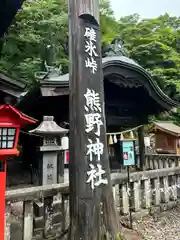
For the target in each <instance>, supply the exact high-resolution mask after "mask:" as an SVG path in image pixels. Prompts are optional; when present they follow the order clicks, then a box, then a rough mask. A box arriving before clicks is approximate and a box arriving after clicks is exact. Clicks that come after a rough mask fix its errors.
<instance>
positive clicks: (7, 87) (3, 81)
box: [0, 73, 26, 98]
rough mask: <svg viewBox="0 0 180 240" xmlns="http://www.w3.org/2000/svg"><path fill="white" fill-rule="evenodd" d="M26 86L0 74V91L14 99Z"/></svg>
mask: <svg viewBox="0 0 180 240" xmlns="http://www.w3.org/2000/svg"><path fill="white" fill-rule="evenodd" d="M25 88H26V84H25V83H23V82H19V81H17V80H15V79H12V78H10V77H8V76H6V75H4V74H2V73H0V90H1V91H2V92H5V93H7V94H9V95H11V96H13V97H15V98H19V96H20V94H21V93H22V92H23V91H24V90H25Z"/></svg>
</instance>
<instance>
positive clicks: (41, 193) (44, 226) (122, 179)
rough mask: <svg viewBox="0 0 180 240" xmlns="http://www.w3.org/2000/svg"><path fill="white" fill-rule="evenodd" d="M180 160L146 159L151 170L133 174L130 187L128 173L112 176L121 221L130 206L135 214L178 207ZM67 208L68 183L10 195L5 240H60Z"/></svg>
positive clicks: (65, 220) (165, 158)
mask: <svg viewBox="0 0 180 240" xmlns="http://www.w3.org/2000/svg"><path fill="white" fill-rule="evenodd" d="M179 160H180V157H179V156H175V155H174V156H172V155H171V156H170V155H168V156H167V155H166V156H165V155H151V156H147V158H146V169H152V170H145V171H140V172H132V173H131V174H130V184H128V183H127V175H126V173H113V174H112V175H111V179H112V184H113V194H114V200H115V204H116V207H117V211H118V213H119V216H120V218H123V216H128V214H129V204H128V203H131V209H132V211H133V213H134V214H136V213H140V212H142V210H147V211H149V210H150V209H151V208H152V207H159V208H162V209H163V208H164V207H165V208H166V207H167V206H168V205H175V204H177V202H178V198H179V197H180V196H179V195H178V190H179V188H180V182H179V175H180V162H179ZM129 200H130V201H129ZM68 206H69V188H68V183H64V184H57V185H50V186H39V187H31V188H24V189H16V190H10V191H7V192H6V233H5V236H6V237H5V240H14V239H15V240H21V239H23V240H32V239H34V240H35V239H41V240H42V239H51V240H53V239H60V236H62V237H63V235H65V234H66V233H67V231H68V224H69V209H68ZM62 239H63V238H62Z"/></svg>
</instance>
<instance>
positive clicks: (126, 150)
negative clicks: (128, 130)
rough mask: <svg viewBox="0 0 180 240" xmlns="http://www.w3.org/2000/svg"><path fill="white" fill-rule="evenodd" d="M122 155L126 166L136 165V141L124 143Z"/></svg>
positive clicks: (125, 141)
mask: <svg viewBox="0 0 180 240" xmlns="http://www.w3.org/2000/svg"><path fill="white" fill-rule="evenodd" d="M122 154H123V165H124V166H131V165H135V149H134V141H132V140H124V141H122Z"/></svg>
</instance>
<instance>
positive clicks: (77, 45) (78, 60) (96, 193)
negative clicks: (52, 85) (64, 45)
mask: <svg viewBox="0 0 180 240" xmlns="http://www.w3.org/2000/svg"><path fill="white" fill-rule="evenodd" d="M69 20H70V22H69V54H70V57H69V62H70V68H69V71H70V86H69V91H70V93H69V96H70V102H69V107H70V114H69V115H70V141H69V150H70V152H69V154H70V161H69V180H70V230H69V238H68V239H69V240H80V239H83V240H100V239H102V233H101V231H102V229H104V228H101V223H102V222H103V224H104V225H105V233H104V235H103V236H104V239H116V237H117V235H118V231H119V229H118V221H117V216H116V211H115V207H114V200H113V194H112V186H111V181H110V170H109V161H108V152H107V143H106V127H105V126H106V124H105V113H104V88H103V72H102V57H101V41H100V26H99V3H98V0H69ZM101 203H102V204H101ZM101 211H103V214H104V219H103V221H102V220H101V217H102V214H101ZM106 235H107V238H106V237H105V236H106ZM118 239H119V238H118Z"/></svg>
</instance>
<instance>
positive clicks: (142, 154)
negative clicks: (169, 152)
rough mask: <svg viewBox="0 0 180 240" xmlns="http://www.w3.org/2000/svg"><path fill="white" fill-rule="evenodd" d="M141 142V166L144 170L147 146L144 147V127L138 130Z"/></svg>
mask: <svg viewBox="0 0 180 240" xmlns="http://www.w3.org/2000/svg"><path fill="white" fill-rule="evenodd" d="M138 140H139V166H140V169H141V170H143V169H144V166H145V145H144V126H141V127H140V128H138Z"/></svg>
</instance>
